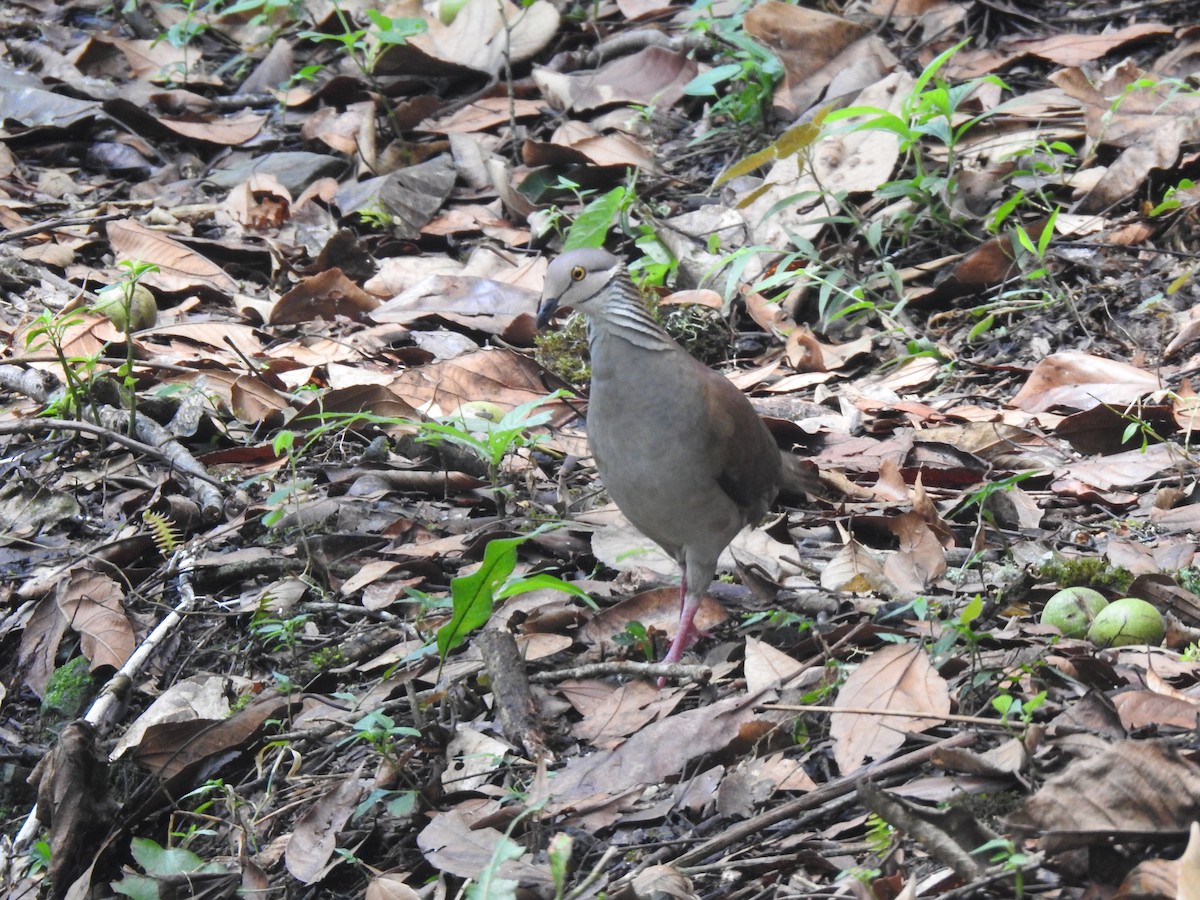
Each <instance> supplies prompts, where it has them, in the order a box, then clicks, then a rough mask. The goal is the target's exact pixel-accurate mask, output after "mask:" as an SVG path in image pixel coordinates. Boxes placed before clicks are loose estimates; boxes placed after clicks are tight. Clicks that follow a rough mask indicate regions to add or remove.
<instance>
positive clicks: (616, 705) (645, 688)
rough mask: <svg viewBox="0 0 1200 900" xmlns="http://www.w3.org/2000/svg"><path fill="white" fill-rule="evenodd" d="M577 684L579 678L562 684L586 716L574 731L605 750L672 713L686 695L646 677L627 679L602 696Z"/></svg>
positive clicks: (594, 745) (618, 744) (572, 701)
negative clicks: (668, 691)
mask: <svg viewBox="0 0 1200 900" xmlns="http://www.w3.org/2000/svg"><path fill="white" fill-rule="evenodd" d="M577 685H578V683H577V682H575V683H564V684H563V685H562V690H563V693H564V694H565V695H566V697H567V699H568V700H570V701H571V703H572V705H574V707H575V709H576V710H577V711H578V712H579V713H580V715H582V716H583V718H582V719H581V720H580V721H579V722H578V724H576V725H575V726H574V727H573V728H572V729H571V732H572V734H574V735H575V736H576V737H577V738H579V739H580V740H582V741H587V742H588V743H589V744H591V745H592V746H593V747H598V748H600V749H602V750H611V749H613V748H614V747H618V746H620V745H621V744H622V743H623V742H624V741H625V739H626V738H628V737H629V736H630V735H632V734H636V733H637V732H638V730H639V729H641V728H644V727H645V726H646V725H648V724H649V723H650V722H653V721H654V720H656V719H660V718H662V717H663V716H664V715H666V714H667V713H669V712H670V711H671V710H672V709H674V708H675V707H676V706H677V705H678V704H679V701H680V700H682V699H683V698H682V696H681V695H679V694H675V693H664V692H663V691H660V690H659V689H658V688H657V687H655V686H654V684H653V683H652V682H649V681H645V680H639V681H628V682H626V683H624V684H622V685H621V686H620V687H618V688H616V689H615V690H609V691H608V692H607V693H605V694H603V695H602V696H600V697H596V696H595V694H594V693H590V694H589V693H588V692H585V691H582V690H579V689H578V687H577ZM595 687H596V688H599V687H600V685H599V684H598V685H595Z"/></svg>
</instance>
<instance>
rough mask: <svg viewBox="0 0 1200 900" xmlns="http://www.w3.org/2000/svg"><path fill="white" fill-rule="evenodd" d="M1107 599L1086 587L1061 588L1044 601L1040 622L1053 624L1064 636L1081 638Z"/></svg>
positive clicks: (1105, 604)
mask: <svg viewBox="0 0 1200 900" xmlns="http://www.w3.org/2000/svg"><path fill="white" fill-rule="evenodd" d="M1106 606H1108V600H1106V599H1105V597H1104V595H1103V594H1101V593H1100V592H1099V591H1094V590H1092V589H1091V588H1086V587H1069V588H1063V589H1062V590H1061V591H1059V592H1058V593H1057V594H1055V595H1054V596H1053V597H1051V598H1050V599H1049V600H1047V601H1046V605H1045V607H1044V608H1043V609H1042V624H1043V625H1053V626H1054V627H1055V628H1057V629H1058V630H1059V631H1061V632H1062V633H1063V636H1064V637H1069V638H1081V637H1083V636H1084V635H1086V634H1087V632H1088V628H1089V626H1091V624H1092V620H1093V619H1095V618H1096V616H1097V615H1098V614H1099V612H1100V610H1102V609H1104V608H1105V607H1106Z"/></svg>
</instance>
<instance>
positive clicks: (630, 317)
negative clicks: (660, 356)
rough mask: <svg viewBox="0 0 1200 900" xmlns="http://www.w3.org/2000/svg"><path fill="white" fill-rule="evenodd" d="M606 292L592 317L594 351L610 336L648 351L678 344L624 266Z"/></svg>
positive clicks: (590, 329) (590, 341)
mask: <svg viewBox="0 0 1200 900" xmlns="http://www.w3.org/2000/svg"><path fill="white" fill-rule="evenodd" d="M604 291H605V297H604V302H603V303H602V304H601V305H600V308H599V311H598V312H597V313H596V314H595V315H591V316H589V317H588V346H589V347H591V348H592V351H593V352H595V347H596V342H597V341H598V340H600V339H602V338H604V337H609V336H611V337H618V338H621V339H622V340H626V341H628V342H629V343H631V344H633V345H635V346H637V347H642V348H644V349H646V350H671V349H673V348H674V347H675V346H676V344H675V341H674V340H673V339H672V338H671V336H670V335H669V334H667V332H665V331H664V330H663V328H662V326H661V325H659V324H658V323H657V322H656V321H654V317H653V316H651V315H650V313H649V311H648V310H647V309H646V304H645V301H644V300H643V299H642V295H641V294H640V293H639V292H638V289H637V287H636V286H635V285H634V283H633V282H632V281H631V280H630V278H629V275H628V274H627V273H626V272H625V269H624V267H622V268H621V269H620V270H618V271H617V273H616V274H615V275H614V277H613V278H612V280H611V281H609V283H608V284H607V285H605V287H604Z"/></svg>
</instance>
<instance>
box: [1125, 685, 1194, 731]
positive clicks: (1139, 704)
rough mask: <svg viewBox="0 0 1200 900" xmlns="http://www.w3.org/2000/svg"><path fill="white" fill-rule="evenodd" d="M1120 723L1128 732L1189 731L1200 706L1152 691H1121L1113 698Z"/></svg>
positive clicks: (1190, 701) (1180, 698)
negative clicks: (1148, 730)
mask: <svg viewBox="0 0 1200 900" xmlns="http://www.w3.org/2000/svg"><path fill="white" fill-rule="evenodd" d="M1113 704H1114V705H1115V706H1116V707H1117V712H1118V713H1120V716H1121V724H1122V725H1124V726H1125V728H1126V729H1127V730H1129V731H1135V730H1137V729H1141V728H1156V727H1157V728H1180V729H1183V730H1185V731H1192V730H1194V729H1195V728H1196V720H1197V718H1198V717H1200V705H1198V704H1197V703H1196V701H1193V700H1187V699H1184V698H1182V697H1164V696H1163V695H1162V694H1158V693H1155V692H1153V691H1124V692H1122V693H1120V694H1117V696H1115V697H1114V698H1113Z"/></svg>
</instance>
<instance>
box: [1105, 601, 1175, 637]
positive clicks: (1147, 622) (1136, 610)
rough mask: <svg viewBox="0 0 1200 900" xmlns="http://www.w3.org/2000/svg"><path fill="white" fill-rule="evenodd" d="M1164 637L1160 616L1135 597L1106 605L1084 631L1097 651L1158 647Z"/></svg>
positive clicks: (1152, 608)
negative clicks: (1135, 645)
mask: <svg viewBox="0 0 1200 900" xmlns="http://www.w3.org/2000/svg"><path fill="white" fill-rule="evenodd" d="M1166 633H1167V625H1166V623H1165V622H1164V621H1163V617H1162V613H1160V612H1159V611H1158V610H1157V609H1155V608H1154V607H1153V606H1151V605H1150V604H1149V603H1147V602H1146V601H1145V600H1139V599H1138V598H1137V597H1122V598H1121V599H1120V600H1114V601H1113V602H1112V603H1110V604H1108V606H1106V607H1105V608H1104V609H1102V610H1101V611H1100V613H1099V614H1098V615H1097V616H1096V619H1095V621H1093V622H1092V627H1091V628H1089V629H1088V634H1087V636H1088V640H1089V641H1091V642H1092V643H1093V644H1095V645H1096V646H1097V647H1125V646H1128V645H1130V644H1152V645H1153V644H1158V643H1160V642H1161V641H1162V639H1163V636H1164V635H1165V634H1166Z"/></svg>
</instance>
